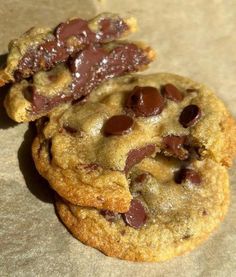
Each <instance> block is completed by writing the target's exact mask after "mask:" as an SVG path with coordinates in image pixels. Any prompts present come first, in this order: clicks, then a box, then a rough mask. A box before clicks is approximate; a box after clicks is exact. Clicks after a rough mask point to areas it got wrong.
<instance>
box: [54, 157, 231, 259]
mask: <svg viewBox="0 0 236 277" xmlns="http://www.w3.org/2000/svg"><path fill="white" fill-rule="evenodd" d="M179 166H180V161H177V160H176V161H175V162H174V163H173V162H172V161H170V160H169V159H164V158H160V159H159V158H158V159H153V158H148V159H144V160H143V161H142V162H141V163H140V164H138V165H136V166H135V167H134V168H133V169H132V170H131V172H130V174H129V178H130V181H131V184H132V185H131V186H130V191H131V194H132V197H133V199H132V200H131V203H130V207H129V210H128V211H127V212H125V213H121V214H119V213H112V214H111V213H110V212H109V211H103V212H100V211H99V210H97V209H94V208H90V209H87V208H86V207H81V206H75V205H72V204H70V203H68V202H66V201H64V200H63V199H62V198H60V197H57V200H56V210H57V213H58V215H59V217H60V218H61V220H62V222H63V223H64V224H65V226H66V227H67V228H68V230H69V231H70V232H71V233H72V234H73V236H74V237H76V238H77V239H79V240H80V241H81V242H83V243H85V244H86V245H89V246H92V247H94V248H97V249H98V250H100V251H102V252H103V253H104V254H106V255H108V256H112V257H117V258H120V259H125V260H131V261H145V262H147V261H148V262H151V261H152V262H153V261H155V262H160V261H165V260H167V259H171V258H173V257H175V256H179V255H182V254H184V253H186V252H188V251H190V250H193V249H194V248H196V247H197V246H198V245H199V244H200V243H202V242H204V241H205V240H206V239H207V238H208V237H209V235H210V234H211V233H212V232H213V231H214V229H215V228H216V227H218V225H219V224H220V222H221V221H222V220H223V218H224V216H225V214H226V212H227V210H228V205H229V181H228V173H227V170H226V168H225V167H224V166H221V165H220V164H218V163H216V162H214V161H212V160H211V159H205V160H204V161H195V162H193V163H191V170H192V172H193V171H194V172H195V174H196V173H198V174H201V178H202V179H201V183H198V184H196V183H195V181H196V180H195V179H192V178H190V179H186V180H184V181H182V182H181V184H177V183H176V182H175V180H174V175H173V172H175V171H176V170H178V168H179ZM139 176H145V178H143V177H141V178H139Z"/></svg>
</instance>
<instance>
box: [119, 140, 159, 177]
mask: <svg viewBox="0 0 236 277" xmlns="http://www.w3.org/2000/svg"><path fill="white" fill-rule="evenodd" d="M155 149H156V147H155V145H154V144H148V145H146V146H144V147H142V148H137V149H133V150H130V151H129V153H128V156H127V159H126V164H125V168H124V171H125V172H126V173H127V172H128V171H129V170H130V169H131V168H132V167H133V166H134V165H135V164H137V163H139V162H141V161H142V160H143V159H144V158H146V157H148V156H150V155H152V154H153V153H154V152H155Z"/></svg>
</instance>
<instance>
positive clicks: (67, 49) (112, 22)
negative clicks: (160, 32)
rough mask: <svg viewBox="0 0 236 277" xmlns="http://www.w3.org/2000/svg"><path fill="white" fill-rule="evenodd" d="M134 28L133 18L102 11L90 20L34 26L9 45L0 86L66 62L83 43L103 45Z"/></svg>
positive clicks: (0, 73)
mask: <svg viewBox="0 0 236 277" xmlns="http://www.w3.org/2000/svg"><path fill="white" fill-rule="evenodd" d="M135 30H136V20H135V19H134V18H133V17H130V18H127V19H123V18H121V17H119V16H118V15H116V14H111V13H103V14H100V15H98V16H97V17H95V18H94V19H92V20H89V21H88V20H84V19H81V18H73V19H71V20H68V21H66V22H63V23H60V24H59V25H58V26H57V27H56V28H54V29H51V28H43V27H38V28H36V27H34V28H31V29H30V30H28V31H27V32H26V33H24V34H23V35H22V36H21V37H20V38H18V39H15V40H13V41H11V42H10V44H9V55H8V58H7V64H6V67H5V68H4V69H3V70H1V71H0V86H1V85H4V84H5V83H7V82H10V81H13V82H14V81H19V80H22V79H25V78H29V77H30V76H32V75H33V74H35V73H37V72H39V71H42V70H49V69H51V68H53V67H54V66H55V65H56V64H58V63H61V62H66V61H67V60H68V59H69V58H70V57H71V56H73V55H74V54H75V53H77V52H78V51H79V50H81V49H83V48H84V47H85V46H86V45H91V44H103V43H107V42H110V41H113V40H116V39H118V38H121V37H124V36H126V35H128V34H129V33H132V32H134V31H135Z"/></svg>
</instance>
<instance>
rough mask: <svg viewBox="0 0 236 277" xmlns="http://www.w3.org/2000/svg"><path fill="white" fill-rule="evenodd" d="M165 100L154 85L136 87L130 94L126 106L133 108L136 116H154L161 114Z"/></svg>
mask: <svg viewBox="0 0 236 277" xmlns="http://www.w3.org/2000/svg"><path fill="white" fill-rule="evenodd" d="M164 105H165V101H164V98H163V97H162V96H161V94H160V92H159V91H158V90H157V89H156V88H154V87H138V86H137V87H135V88H134V89H133V91H132V92H131V93H130V94H129V96H128V98H127V100H126V103H125V106H126V107H127V108H128V109H131V110H132V111H133V112H134V114H135V116H145V117H148V116H153V115H157V114H160V113H161V112H162V110H163V108H164Z"/></svg>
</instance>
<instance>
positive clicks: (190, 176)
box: [175, 168, 202, 185]
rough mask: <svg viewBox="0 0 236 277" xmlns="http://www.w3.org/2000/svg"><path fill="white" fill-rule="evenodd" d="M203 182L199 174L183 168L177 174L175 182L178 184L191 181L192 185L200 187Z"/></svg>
mask: <svg viewBox="0 0 236 277" xmlns="http://www.w3.org/2000/svg"><path fill="white" fill-rule="evenodd" d="M201 180H202V178H201V176H200V175H199V173H198V172H196V171H195V170H193V169H190V168H182V169H180V170H179V171H178V172H176V174H175V182H176V183H177V184H181V183H183V182H185V181H189V182H191V183H192V184H195V185H199V184H200V183H201Z"/></svg>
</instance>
